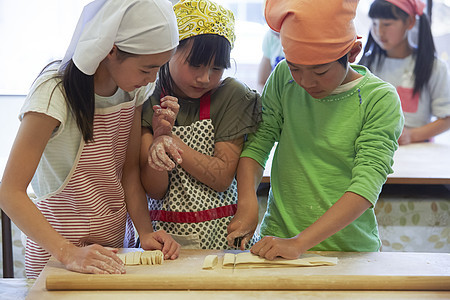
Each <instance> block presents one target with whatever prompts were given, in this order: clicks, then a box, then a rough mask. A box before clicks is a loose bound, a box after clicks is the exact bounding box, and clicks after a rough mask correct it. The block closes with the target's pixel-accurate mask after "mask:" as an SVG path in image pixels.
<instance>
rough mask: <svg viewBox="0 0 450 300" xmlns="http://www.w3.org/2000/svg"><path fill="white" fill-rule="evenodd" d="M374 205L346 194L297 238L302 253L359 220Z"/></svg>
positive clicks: (350, 193)
mask: <svg viewBox="0 0 450 300" xmlns="http://www.w3.org/2000/svg"><path fill="white" fill-rule="evenodd" d="M371 205H372V204H371V203H370V202H369V201H367V200H366V199H365V198H364V197H361V196H359V195H357V194H355V193H352V192H346V193H345V194H344V195H343V196H342V197H341V198H340V199H339V200H338V201H337V202H336V203H335V204H334V205H333V206H332V207H330V209H328V210H327V211H326V212H325V213H324V214H323V215H322V216H321V217H320V218H319V219H318V220H317V221H316V222H314V223H313V224H312V225H311V226H309V227H308V228H306V229H305V230H303V231H302V232H301V233H299V234H298V235H297V236H296V245H297V248H298V249H299V250H300V251H301V253H303V252H305V251H308V250H309V249H311V248H312V247H314V246H316V245H317V244H319V243H320V242H322V241H324V240H325V239H327V238H328V237H330V236H332V235H333V234H335V233H336V232H338V231H340V230H342V229H344V228H345V227H346V226H347V225H349V224H350V223H352V222H353V221H354V220H356V219H357V218H359V216H361V215H362V214H363V213H364V212H365V211H366V210H367V209H368V208H369V207H370V206H371Z"/></svg>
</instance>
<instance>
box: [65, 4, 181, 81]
mask: <svg viewBox="0 0 450 300" xmlns="http://www.w3.org/2000/svg"><path fill="white" fill-rule="evenodd" d="M114 45H117V47H118V48H119V49H120V50H122V51H125V52H128V53H132V54H138V55H142V54H156V53H161V52H165V51H169V50H171V49H173V48H175V47H176V46H177V45H178V27H177V20H176V18H175V14H174V12H173V9H172V5H171V3H170V2H169V1H168V0H95V1H93V2H91V3H89V4H88V5H86V6H85V7H84V9H83V12H82V14H81V16H80V19H79V20H78V24H77V27H76V29H75V32H74V34H73V37H72V41H71V42H70V45H69V48H68V49H67V52H66V55H65V57H64V59H63V61H62V64H61V67H64V66H65V64H66V63H67V62H68V61H69V60H70V59H72V60H73V62H74V63H75V65H76V66H77V67H78V69H80V70H81V71H82V72H83V73H85V74H87V75H93V74H94V73H95V71H96V70H97V68H98V66H99V64H100V62H101V61H102V60H103V59H104V58H105V57H106V56H107V55H108V53H109V52H110V51H111V49H112V48H113V46H114Z"/></svg>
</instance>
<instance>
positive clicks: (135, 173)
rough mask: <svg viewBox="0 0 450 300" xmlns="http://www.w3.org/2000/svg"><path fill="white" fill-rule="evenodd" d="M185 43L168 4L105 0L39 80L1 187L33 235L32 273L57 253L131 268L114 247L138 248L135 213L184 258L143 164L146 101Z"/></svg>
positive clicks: (146, 242) (99, 265)
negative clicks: (161, 226) (158, 220)
mask: <svg viewBox="0 0 450 300" xmlns="http://www.w3.org/2000/svg"><path fill="white" fill-rule="evenodd" d="M177 44H178V32H177V27H176V21H175V15H174V13H173V10H172V7H171V4H170V2H168V1H166V0H97V1H94V2H91V3H90V4H88V5H87V6H86V7H85V9H84V10H83V13H82V15H81V17H80V20H79V22H78V24H77V28H76V30H75V33H74V35H73V38H72V41H71V44H70V46H69V48H68V50H67V53H66V56H65V58H64V60H63V61H62V62H61V61H60V62H55V63H52V64H50V65H49V66H47V67H46V68H45V69H44V70H43V72H42V73H41V74H40V75H39V77H38V78H37V79H36V81H35V82H34V84H33V86H32V88H31V91H30V93H29V95H28V96H27V98H26V100H25V104H24V106H23V108H22V110H21V113H20V119H21V125H20V129H19V132H18V134H17V137H16V141H15V143H14V146H13V148H12V151H11V155H10V158H9V160H8V164H7V166H6V169H5V172H4V175H3V179H2V183H1V186H0V204H1V208H2V209H3V210H4V211H5V212H6V213H7V214H8V216H9V217H10V218H11V219H12V221H13V222H14V223H15V224H16V225H17V226H18V227H19V228H20V229H21V230H22V231H23V232H24V234H25V235H26V236H27V238H26V253H25V266H26V272H27V276H28V277H29V278H34V277H37V276H38V275H39V273H40V272H41V270H42V269H43V267H44V266H45V264H46V262H47V261H48V259H49V258H50V256H51V255H52V256H54V257H55V258H56V259H57V260H59V261H60V262H61V263H63V264H64V266H65V267H66V268H67V269H69V270H72V271H77V272H81V273H99V274H121V273H124V272H125V269H124V266H123V263H122V261H121V260H120V258H119V257H118V256H117V255H116V254H115V253H117V249H116V248H119V247H128V246H129V245H130V244H131V245H132V246H134V228H133V224H132V223H131V220H130V218H128V215H127V214H129V216H130V217H131V219H132V220H133V222H134V226H135V227H136V229H137V232H138V233H139V236H140V238H141V241H142V246H143V248H144V249H161V250H162V251H163V252H164V254H165V256H166V257H165V258H166V259H175V258H176V257H177V256H178V253H179V245H178V244H177V243H176V242H175V241H174V240H173V239H172V238H171V237H170V236H169V235H168V234H167V233H165V232H164V231H159V232H153V229H152V226H151V222H150V218H149V216H148V213H145V211H146V209H147V203H146V197H145V193H144V190H143V188H142V185H141V184H140V180H139V164H138V162H139V161H138V159H139V156H138V155H139V152H138V151H139V136H140V128H141V126H140V124H141V123H140V116H141V107H142V104H143V102H144V101H145V99H147V97H148V95H150V94H151V92H152V91H153V87H154V84H153V81H154V80H155V79H156V75H157V72H158V70H159V68H160V67H161V66H162V65H164V64H165V63H166V62H167V61H168V60H169V59H170V57H171V56H172V55H173V53H174V51H175V50H174V49H175V48H176V46H177ZM30 181H31V185H32V187H33V190H34V192H35V194H36V199H34V203H33V202H32V201H31V200H30V199H29V198H28V196H27V187H28V185H29V183H30ZM106 247H112V248H106Z"/></svg>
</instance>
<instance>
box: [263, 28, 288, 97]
mask: <svg viewBox="0 0 450 300" xmlns="http://www.w3.org/2000/svg"><path fill="white" fill-rule="evenodd" d="M262 51H263V57H262V58H261V62H260V63H259V67H258V88H259V90H260V91H262V89H263V87H264V84H266V81H267V78H269V75H270V73H271V72H272V70H273V69H274V68H275V67H276V65H277V64H278V63H279V62H280V61H282V60H283V59H284V52H283V47H282V46H281V42H280V34H279V33H278V32H275V31H273V30H272V29H269V30H268V31H267V32H266V34H265V35H264V39H263V43H262Z"/></svg>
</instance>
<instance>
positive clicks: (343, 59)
mask: <svg viewBox="0 0 450 300" xmlns="http://www.w3.org/2000/svg"><path fill="white" fill-rule="evenodd" d="M337 62H338V63H340V64H341V65H342V66H343V67H344V68H347V63H348V56H347V54H345V55H344V56H342V57H341V58H339V59H338V60H337Z"/></svg>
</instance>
